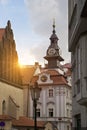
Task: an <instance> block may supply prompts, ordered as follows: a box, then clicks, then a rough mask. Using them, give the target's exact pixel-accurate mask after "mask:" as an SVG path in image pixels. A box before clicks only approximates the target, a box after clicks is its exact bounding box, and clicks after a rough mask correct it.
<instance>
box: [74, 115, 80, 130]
mask: <svg viewBox="0 0 87 130" xmlns="http://www.w3.org/2000/svg"><path fill="white" fill-rule="evenodd" d="M75 122H76V130H81V115H80V114H78V115H76V116H75Z"/></svg>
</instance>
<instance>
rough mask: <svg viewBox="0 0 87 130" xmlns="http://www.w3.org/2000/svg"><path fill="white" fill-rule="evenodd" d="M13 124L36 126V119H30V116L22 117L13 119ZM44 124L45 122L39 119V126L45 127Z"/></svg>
mask: <svg viewBox="0 0 87 130" xmlns="http://www.w3.org/2000/svg"><path fill="white" fill-rule="evenodd" d="M12 125H13V126H16V127H17V126H20V127H21V126H22V127H23V126H24V127H25V126H26V127H27V126H29V127H34V120H32V119H30V118H28V117H24V116H23V117H20V118H19V120H13V121H12ZM43 125H44V122H42V121H37V127H44V126H43Z"/></svg>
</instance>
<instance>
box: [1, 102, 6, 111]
mask: <svg viewBox="0 0 87 130" xmlns="http://www.w3.org/2000/svg"><path fill="white" fill-rule="evenodd" d="M5 111H6V101H5V100H3V102H2V114H5Z"/></svg>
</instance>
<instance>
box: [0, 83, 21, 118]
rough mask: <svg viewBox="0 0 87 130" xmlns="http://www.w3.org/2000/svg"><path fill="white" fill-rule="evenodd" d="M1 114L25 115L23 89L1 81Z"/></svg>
mask: <svg viewBox="0 0 87 130" xmlns="http://www.w3.org/2000/svg"><path fill="white" fill-rule="evenodd" d="M0 114H7V115H8V114H9V115H10V116H12V117H14V118H18V116H22V115H23V89H21V88H18V87H15V86H11V85H9V84H7V83H4V82H2V81H0Z"/></svg>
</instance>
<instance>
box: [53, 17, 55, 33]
mask: <svg viewBox="0 0 87 130" xmlns="http://www.w3.org/2000/svg"><path fill="white" fill-rule="evenodd" d="M53 33H55V18H53Z"/></svg>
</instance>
